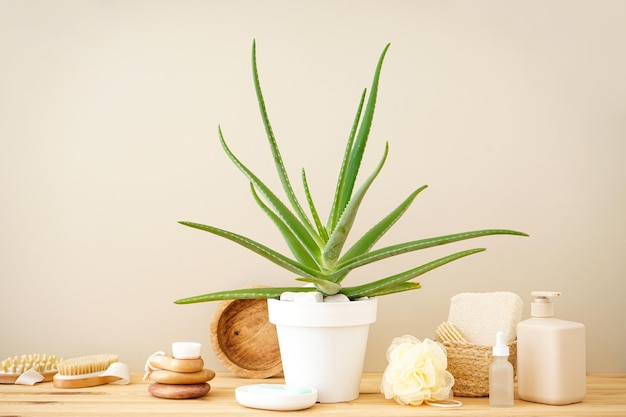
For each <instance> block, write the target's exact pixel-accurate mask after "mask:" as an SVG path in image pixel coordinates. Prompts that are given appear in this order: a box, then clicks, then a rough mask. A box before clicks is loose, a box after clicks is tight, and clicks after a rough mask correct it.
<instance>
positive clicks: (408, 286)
mask: <svg viewBox="0 0 626 417" xmlns="http://www.w3.org/2000/svg"><path fill="white" fill-rule="evenodd" d="M420 288H422V285H421V284H420V283H419V282H403V283H401V284H398V285H394V286H392V287H387V288H383V289H381V290H379V291H374V292H370V293H368V294H369V295H368V297H381V296H383V295H389V294H395V293H398V292H404V291H411V290H419V289H420ZM356 298H359V297H356Z"/></svg>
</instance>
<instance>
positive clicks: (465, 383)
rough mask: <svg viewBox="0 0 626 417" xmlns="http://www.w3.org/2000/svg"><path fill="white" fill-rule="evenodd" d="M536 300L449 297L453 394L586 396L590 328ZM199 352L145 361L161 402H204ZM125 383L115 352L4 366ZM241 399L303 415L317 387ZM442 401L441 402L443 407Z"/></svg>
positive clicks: (541, 297) (442, 329)
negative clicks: (527, 305)
mask: <svg viewBox="0 0 626 417" xmlns="http://www.w3.org/2000/svg"><path fill="white" fill-rule="evenodd" d="M531 295H532V297H533V298H534V300H533V302H532V304H531V312H530V318H529V319H527V320H524V321H521V315H522V310H523V301H522V300H521V298H520V297H519V296H518V295H516V294H514V293H511V292H492V293H462V294H458V295H456V296H454V297H452V299H451V302H450V311H449V316H448V320H447V321H446V322H444V323H441V324H440V325H439V327H438V328H437V329H436V339H435V340H436V341H437V342H439V343H440V344H441V345H443V347H444V348H445V354H444V353H443V351H442V354H444V356H446V357H447V370H448V371H449V373H450V374H451V376H452V377H453V378H454V380H453V383H454V385H452V388H450V386H448V388H447V389H448V390H451V391H452V392H451V394H454V395H456V396H459V397H485V396H489V405H490V406H492V407H511V406H513V405H514V380H515V377H516V376H517V390H518V395H519V398H520V399H522V400H525V401H530V402H537V403H544V404H550V405H565V404H572V403H576V402H580V401H582V400H583V399H584V397H585V393H586V369H585V327H584V325H582V324H580V323H575V322H571V321H566V320H561V319H557V318H555V317H554V307H553V304H552V302H551V299H552V298H554V297H557V296H559V295H560V293H558V292H546V291H536V292H533V293H531ZM407 337H408V336H405V339H406V338H407ZM397 339H398V338H397ZM399 339H401V338H399ZM403 341H404V342H406V343H405V345H407V344H408V345H407V346H409V345H412V344H415V345H416V346H418V345H422V344H423V343H426V342H427V341H428V340H424V342H420V341H419V340H417V339H416V340H412V339H411V340H409V339H407V340H404V339H403V340H400V341H399V342H398V343H400V342H403ZM418 342H419V343H418ZM430 343H433V342H432V341H430ZM402 346H404V345H402ZM402 346H400V347H401V348H402ZM409 347H410V346H409ZM200 348H201V346H200V344H199V343H192V342H177V343H173V344H172V354H166V353H165V352H156V353H154V354H152V355H151V356H150V357H149V358H148V360H147V362H146V374H145V376H144V380H145V381H150V382H151V383H150V385H149V386H148V392H149V393H150V394H151V395H153V396H155V397H158V398H165V399H190V398H199V397H202V396H204V395H206V394H207V393H208V392H209V391H210V389H211V386H210V385H209V383H208V382H209V381H210V380H212V379H213V378H214V377H215V372H213V371H212V370H210V369H206V368H204V361H203V359H202V357H201V355H200ZM404 348H405V349H408V348H406V347H404ZM420 349H422V348H420ZM444 368H445V365H444ZM129 380H130V376H129V371H128V367H127V366H126V365H125V364H123V363H121V362H119V361H118V357H117V355H108V354H106V355H88V356H81V357H76V358H71V359H68V360H62V359H58V358H57V357H56V356H53V355H41V354H32V355H22V356H21V357H13V358H7V359H5V360H3V361H2V362H0V383H3V384H26V385H34V384H35V383H38V382H46V381H53V383H54V386H55V387H56V388H82V387H91V386H96V385H103V384H109V383H111V384H128V383H129ZM383 383H384V381H383ZM385 396H386V397H387V394H385ZM235 398H236V400H237V402H238V403H239V404H240V405H242V406H246V407H252V408H261V409H269V410H300V409H305V408H308V407H311V406H313V405H314V404H315V402H316V399H317V391H316V390H315V388H312V387H294V386H289V385H284V384H255V385H244V386H241V387H239V388H238V389H236V390H235ZM450 398H452V397H450ZM437 401H443V402H442V403H440V404H437ZM431 402H432V401H426V403H431ZM451 402H456V403H457V404H451ZM443 403H446V401H445V399H444V400H436V401H434V403H433V404H431V405H439V406H444V405H442V404H443ZM447 403H448V404H446V405H445V406H460V405H461V402H460V401H456V400H452V399H450V400H449V401H447Z"/></svg>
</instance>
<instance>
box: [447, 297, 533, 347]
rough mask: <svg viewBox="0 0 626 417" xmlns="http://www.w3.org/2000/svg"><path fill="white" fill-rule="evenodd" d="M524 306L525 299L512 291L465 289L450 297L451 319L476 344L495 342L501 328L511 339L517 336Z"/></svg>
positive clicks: (507, 337) (507, 340)
mask: <svg viewBox="0 0 626 417" xmlns="http://www.w3.org/2000/svg"><path fill="white" fill-rule="evenodd" d="M523 309H524V301H522V299H521V298H520V296H519V295H517V294H515V293H512V292H505V291H500V292H487V293H461V294H457V295H455V296H454V297H452V298H451V299H450V313H449V315H448V323H450V324H453V325H455V326H456V327H457V328H458V329H459V330H460V331H461V333H462V334H463V336H465V339H466V340H467V342H469V343H473V344H475V345H488V346H491V345H493V344H494V343H495V341H496V333H497V332H498V331H502V332H504V335H505V337H506V342H507V343H511V342H513V341H514V340H515V339H516V338H517V323H519V322H520V320H521V318H522V311H523Z"/></svg>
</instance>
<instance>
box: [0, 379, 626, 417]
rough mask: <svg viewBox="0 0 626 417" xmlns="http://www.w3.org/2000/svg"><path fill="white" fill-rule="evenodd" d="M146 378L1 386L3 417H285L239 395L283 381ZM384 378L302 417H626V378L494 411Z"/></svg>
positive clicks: (479, 401)
mask: <svg viewBox="0 0 626 417" xmlns="http://www.w3.org/2000/svg"><path fill="white" fill-rule="evenodd" d="M142 376H143V373H141V372H133V374H132V377H131V383H130V384H128V385H112V384H109V385H102V386H97V387H91V388H80V389H61V388H55V387H54V385H53V384H52V383H51V382H45V383H40V384H36V385H34V386H24V385H6V384H5V385H0V417H9V416H11V417H14V416H20V417H41V416H69V417H72V416H81V417H109V416H121V415H124V416H144V415H153V416H168V415H172V416H173V415H180V416H184V415H219V416H228V415H254V414H257V415H268V414H271V415H284V414H285V412H270V411H265V410H255V409H249V408H245V407H242V406H240V405H239V404H237V402H236V401H235V394H234V390H235V388H236V387H238V386H241V385H249V384H256V383H261V382H263V383H282V382H284V381H283V379H282V378H280V377H274V378H269V379H244V378H239V377H236V376H234V375H232V374H228V373H218V374H217V376H216V378H215V379H214V380H212V381H211V382H210V383H211V386H212V388H211V391H210V392H209V393H208V394H207V395H206V396H204V397H202V398H199V399H194V400H166V399H161V398H156V397H153V396H151V395H150V394H149V393H148V384H149V383H148V382H144V381H143V380H142ZM381 377H382V374H380V373H365V374H363V378H362V381H361V395H360V396H359V398H358V399H357V400H355V401H350V402H346V403H338V404H316V405H314V406H313V407H311V408H309V409H307V410H303V411H298V413H303V414H312V415H324V416H358V417H367V416H376V417H381V416H415V415H419V416H426V417H429V416H446V415H452V414H454V415H455V416H476V415H481V416H502V415H507V416H580V417H582V416H620V417H624V416H626V374H592V375H588V377H587V396H586V398H585V400H584V401H583V402H581V403H578V404H571V405H566V406H550V405H544V404H535V403H530V402H526V401H522V400H520V399H519V398H516V400H515V406H514V407H511V408H492V407H489V403H488V398H486V397H483V398H464V397H457V399H458V400H460V401H462V402H463V406H462V407H459V408H455V409H443V408H437V407H433V406H428V405H421V406H418V407H416V406H403V405H400V404H397V403H396V402H395V401H394V400H387V399H385V398H384V396H383V395H382V394H381V393H380V381H381Z"/></svg>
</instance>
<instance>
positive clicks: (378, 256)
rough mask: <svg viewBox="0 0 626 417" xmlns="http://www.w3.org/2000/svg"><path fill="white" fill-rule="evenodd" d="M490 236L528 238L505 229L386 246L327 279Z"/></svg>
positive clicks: (346, 264)
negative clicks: (436, 248)
mask: <svg viewBox="0 0 626 417" xmlns="http://www.w3.org/2000/svg"><path fill="white" fill-rule="evenodd" d="M491 235H515V236H528V235H527V234H526V233H523V232H518V231H515V230H506V229H486V230H476V231H471V232H463V233H455V234H451V235H445V236H438V237H433V238H428V239H421V240H414V241H412V242H405V243H400V244H397V245H391V246H387V247H384V248H381V249H376V250H373V251H371V252H367V253H364V254H362V255H359V256H356V257H354V258H352V259H346V260H344V261H342V262H341V263H340V264H338V265H337V267H336V268H335V270H334V271H333V274H332V276H330V277H329V278H330V279H332V280H333V281H336V278H335V277H336V276H340V275H344V274H346V273H347V272H349V271H352V270H353V269H356V268H358V267H361V266H363V265H367V264H370V263H372V262H376V261H380V260H382V259H386V258H390V257H392V256H396V255H400V254H403V253H408V252H413V251H416V250H420V249H427V248H431V247H434V246H440V245H445V244H448V243H453V242H458V241H461V240H467V239H474V238H478V237H483V236H491Z"/></svg>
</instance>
